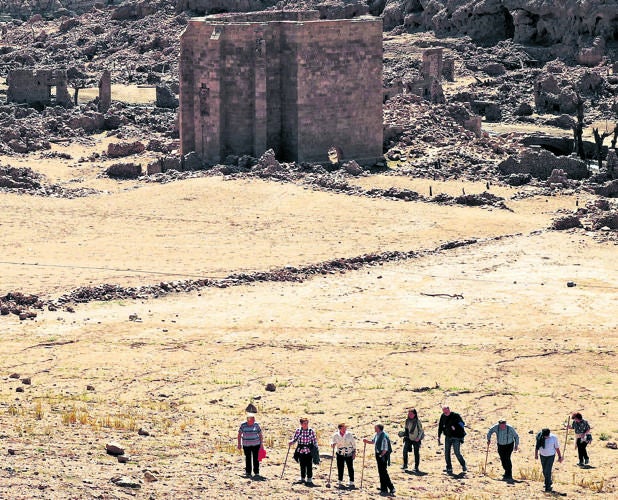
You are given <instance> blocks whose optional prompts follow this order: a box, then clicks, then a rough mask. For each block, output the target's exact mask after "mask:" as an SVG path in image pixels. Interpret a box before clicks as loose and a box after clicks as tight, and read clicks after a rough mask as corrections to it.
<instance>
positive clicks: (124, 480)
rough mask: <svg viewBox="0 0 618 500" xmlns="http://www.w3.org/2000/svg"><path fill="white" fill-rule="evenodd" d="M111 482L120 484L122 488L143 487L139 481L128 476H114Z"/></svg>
mask: <svg viewBox="0 0 618 500" xmlns="http://www.w3.org/2000/svg"><path fill="white" fill-rule="evenodd" d="M111 482H112V483H114V484H115V485H116V486H120V487H121V488H133V489H139V488H141V487H142V485H141V484H140V483H139V481H137V480H135V479H132V478H130V477H128V476H117V477H113V478H112V479H111Z"/></svg>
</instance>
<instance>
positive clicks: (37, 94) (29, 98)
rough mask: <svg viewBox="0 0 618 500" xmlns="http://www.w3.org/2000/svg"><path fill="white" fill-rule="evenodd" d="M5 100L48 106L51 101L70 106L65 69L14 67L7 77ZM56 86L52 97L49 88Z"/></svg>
mask: <svg viewBox="0 0 618 500" xmlns="http://www.w3.org/2000/svg"><path fill="white" fill-rule="evenodd" d="M7 84H8V87H9V88H8V90H7V95H6V96H7V97H6V98H7V101H8V102H16V103H25V104H30V105H33V106H48V105H50V104H52V103H55V104H58V105H60V106H65V107H70V106H71V105H72V101H71V96H70V94H69V91H68V89H67V72H66V70H52V69H40V70H33V69H14V70H11V71H9V74H8V77H7ZM54 86H55V87H56V97H55V99H52V94H51V89H52V87H54Z"/></svg>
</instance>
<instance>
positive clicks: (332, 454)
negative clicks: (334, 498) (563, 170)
mask: <svg viewBox="0 0 618 500" xmlns="http://www.w3.org/2000/svg"><path fill="white" fill-rule="evenodd" d="M334 458H335V445H333V449H332V453H331V454H330V472H329V473H328V482H327V483H326V487H327V488H330V477H331V476H332V475H333V459H334Z"/></svg>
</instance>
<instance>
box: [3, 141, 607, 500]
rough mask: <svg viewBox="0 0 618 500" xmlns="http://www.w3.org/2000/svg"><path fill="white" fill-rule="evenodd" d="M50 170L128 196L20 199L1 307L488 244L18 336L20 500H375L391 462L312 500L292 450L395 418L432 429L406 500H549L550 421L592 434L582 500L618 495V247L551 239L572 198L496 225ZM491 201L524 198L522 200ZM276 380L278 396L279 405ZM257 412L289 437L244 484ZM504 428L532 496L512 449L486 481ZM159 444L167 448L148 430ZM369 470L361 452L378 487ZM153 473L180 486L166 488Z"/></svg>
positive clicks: (7, 212) (14, 330)
mask: <svg viewBox="0 0 618 500" xmlns="http://www.w3.org/2000/svg"><path fill="white" fill-rule="evenodd" d="M93 148H94V149H97V148H98V149H100V150H102V149H103V145H102V144H95V145H93ZM3 161H4V162H8V161H7V160H6V159H3ZM28 161H30V165H31V166H33V168H36V169H38V170H40V171H42V172H45V173H46V175H48V176H49V178H50V179H53V180H54V182H65V181H67V180H68V179H70V178H74V179H75V178H76V179H77V181H76V182H73V183H72V185H75V186H76V187H77V186H83V187H95V188H97V189H104V190H106V191H107V192H108V193H107V194H101V195H98V196H92V197H88V198H82V199H76V200H63V199H52V198H35V197H29V196H17V195H9V194H0V203H1V206H2V211H1V213H0V231H1V234H2V239H1V240H0V249H1V252H2V258H1V260H2V263H0V276H2V278H1V282H0V293H1V294H2V295H4V294H5V293H7V292H9V291H11V290H23V291H28V292H36V293H41V294H43V295H44V296H50V297H54V296H57V295H59V294H61V293H63V292H66V291H68V290H71V289H73V288H76V287H78V286H80V285H84V284H89V283H94V284H96V283H102V282H113V283H119V284H124V285H135V284H147V283H157V282H159V281H161V280H163V279H165V280H169V279H176V278H174V277H175V276H177V277H178V279H180V278H184V277H192V276H198V277H205V276H225V275H227V274H229V273H231V272H234V271H238V270H268V269H272V268H278V267H282V266H285V265H295V266H297V265H301V264H307V263H315V262H321V261H324V260H328V259H332V258H334V257H351V256H356V255H360V254H363V253H366V252H378V251H386V250H426V249H434V248H436V247H437V246H439V245H440V244H441V243H444V242H447V241H452V240H456V239H464V238H479V242H478V243H476V244H473V245H470V246H466V247H460V248H457V249H452V250H446V251H441V252H437V253H432V254H430V255H425V256H422V257H418V258H416V259H409V260H404V261H399V262H391V263H385V264H383V265H374V266H367V267H365V268H361V269H360V270H357V271H353V272H347V273H345V274H341V273H337V274H327V275H323V276H319V277H316V278H314V279H312V280H308V281H306V282H304V283H258V284H254V285H250V286H238V287H230V288H225V289H218V288H217V289H214V288H213V289H202V290H201V291H199V292H194V293H190V294H182V295H180V294H177V295H170V296H167V297H165V298H160V299H157V300H145V301H113V302H108V303H90V304H86V305H78V306H76V311H75V313H68V312H65V311H57V312H48V311H47V312H44V313H41V314H39V316H38V317H37V318H36V320H34V321H27V322H19V321H18V320H17V318H16V317H14V316H11V317H2V318H0V335H1V339H2V342H1V343H0V374H1V376H2V379H3V384H2V389H1V390H0V442H1V448H0V449H1V450H2V453H3V455H4V457H3V465H2V468H1V469H0V498H24V499H25V498H28V499H29V498H54V499H55V498H58V499H66V498H130V497H136V498H176V499H185V498H186V499H193V498H195V499H198V498H255V499H257V498H274V499H290V498H302V499H305V498H314V499H317V498H333V499H334V498H349V499H352V498H354V499H356V498H377V496H378V492H377V490H376V487H377V472H376V469H375V461H374V460H373V459H372V455H371V452H370V450H369V449H367V451H366V459H365V469H364V472H363V489H362V490H356V491H354V492H348V491H345V490H338V489H336V488H330V489H329V488H327V487H326V483H327V480H328V475H329V465H330V462H329V459H328V458H324V459H323V462H322V464H321V465H320V466H319V467H318V469H317V472H316V474H315V479H316V484H317V486H316V487H315V488H312V489H309V488H307V487H305V486H301V485H296V484H293V481H294V480H295V479H296V478H297V476H298V470H297V465H296V464H295V463H294V462H293V461H292V460H291V459H290V460H288V467H287V468H286V470H285V474H284V475H283V478H281V473H282V466H283V462H284V460H285V456H286V451H287V440H288V439H289V437H290V436H291V434H292V433H293V431H294V429H295V428H296V426H297V422H298V417H299V416H301V415H308V416H309V418H310V420H311V425H312V426H313V427H314V428H315V429H316V431H317V432H318V436H319V440H320V443H321V445H322V446H321V449H322V450H321V451H322V454H323V455H329V447H328V438H329V436H330V434H331V433H332V432H334V430H335V428H336V424H337V423H338V422H340V421H345V422H347V423H348V425H349V427H350V429H351V430H352V431H353V432H354V433H355V435H356V436H357V437H358V438H359V439H360V438H362V437H364V436H369V435H370V434H371V433H372V429H373V424H374V423H375V422H378V421H381V422H383V423H384V424H385V426H386V430H387V432H389V433H390V434H391V435H392V436H393V437H394V436H396V433H397V431H398V430H399V429H400V427H401V425H402V422H403V420H404V418H405V408H406V407H408V406H410V405H412V406H415V407H416V408H417V409H418V411H419V415H420V417H421V419H422V421H423V423H424V426H425V429H426V432H427V438H426V440H425V441H424V443H423V447H422V449H421V453H422V463H421V470H422V471H424V472H425V473H426V475H423V476H413V475H408V474H405V473H404V472H402V471H401V470H400V469H399V466H400V465H401V457H400V455H401V442H400V440H399V439H395V452H394V456H393V465H392V467H391V469H390V470H391V477H392V479H393V482H394V483H395V485H396V487H397V496H398V497H400V498H452V499H457V498H461V499H466V498H470V499H472V498H475V499H476V498H496V497H498V498H513V499H516V498H517V499H520V498H542V497H544V496H545V495H544V493H542V482H541V481H540V480H539V477H538V476H539V467H538V463H535V462H534V457H533V453H534V450H533V442H534V440H533V434H532V433H533V432H536V431H537V430H539V429H540V428H541V427H544V426H548V427H550V428H552V429H553V430H554V431H555V432H556V434H557V435H558V436H559V438H560V441H561V442H563V441H564V437H565V432H564V430H563V425H564V422H565V420H566V417H567V415H568V414H569V413H570V412H572V411H581V412H582V413H583V414H584V416H585V418H587V419H588V420H589V421H590V422H591V424H592V426H593V435H594V441H593V443H592V445H591V446H590V456H591V465H592V468H590V469H587V470H582V469H579V468H578V467H576V465H575V462H576V461H577V458H576V452H575V450H574V449H573V440H572V435H571V436H570V438H571V439H570V440H569V442H568V444H567V447H566V460H565V462H564V463H563V464H561V465H557V466H556V468H555V471H556V475H555V481H556V482H555V488H556V490H558V491H561V492H565V493H567V495H568V497H570V498H575V497H578V498H588V497H589V498H592V497H594V498H615V496H616V495H617V494H618V472H617V471H616V468H615V463H616V460H617V459H618V451H616V450H611V449H608V448H606V447H605V444H606V441H602V440H600V438H601V437H603V438H609V441H616V440H617V439H618V423H616V420H615V415H616V413H617V412H618V407H617V406H618V405H617V403H616V398H617V397H618V388H617V386H616V380H617V379H616V372H617V370H618V368H616V345H617V333H616V330H617V328H616V326H617V325H616V323H617V320H616V310H617V308H616V306H617V305H618V301H617V292H618V285H617V284H616V276H618V260H617V259H616V245H615V244H614V243H611V242H609V243H608V242H605V243H600V242H598V241H597V240H595V238H594V237H593V235H591V234H587V233H585V232H583V231H569V232H550V231H546V228H547V227H548V226H549V224H550V222H551V220H552V218H553V217H554V215H555V213H556V210H558V209H561V208H566V209H569V210H570V209H573V208H574V207H575V202H576V199H575V197H574V196H556V197H551V198H545V197H533V198H527V199H524V200H522V201H513V200H508V201H507V205H508V206H509V207H510V208H511V209H512V212H509V211H505V210H493V211H489V210H485V209H481V208H470V207H443V206H438V205H436V204H426V203H405V202H396V201H389V200H379V199H369V198H360V197H351V196H346V195H335V194H331V193H324V192H314V191H311V190H307V189H303V188H302V187H298V186H295V185H286V184H278V183H273V182H264V181H224V180H222V179H220V178H202V179H193V180H187V181H181V182H175V183H172V184H167V185H152V184H148V185H141V184H139V183H136V182H123V183H115V182H112V181H110V180H108V179H99V178H97V177H96V173H97V171H98V170H100V169H101V168H102V166H93V165H91V164H88V166H83V165H82V166H77V167H76V166H70V165H68V164H63V163H62V162H57V163H54V162H47V163H44V162H42V161H37V160H35V159H30V160H27V161H26V163H27V162H28ZM10 163H12V164H16V163H17V162H15V161H14V160H13V159H11V161H10ZM68 163H69V164H70V163H73V164H75V162H74V161H73V162H71V161H69V162H68ZM75 169H81V170H80V171H79V174H78V175H77V174H76V170H75ZM356 182H358V183H361V184H363V185H365V186H370V185H371V186H380V187H387V186H393V185H397V186H401V187H412V188H413V189H417V190H418V191H419V192H421V193H423V194H426V193H425V192H424V191H425V190H428V181H417V180H410V179H406V178H398V177H392V176H375V177H371V178H363V179H359V180H358V181H356ZM432 187H433V191H434V193H437V192H440V191H443V192H451V193H452V194H458V193H459V191H460V189H461V188H462V187H464V188H465V189H466V192H474V190H475V189H478V190H482V189H483V187H482V185H476V186H475V185H472V184H462V183H459V182H454V183H446V184H438V183H436V182H435V181H432ZM492 190H494V192H496V193H498V194H502V195H503V196H506V197H507V198H508V197H510V196H511V195H512V194H514V192H515V191H514V190H510V189H505V188H501V189H498V188H492ZM583 202H585V200H583V199H580V203H583ZM500 236H503V238H497V237H500ZM496 238H497V239H496ZM568 281H574V282H575V283H576V284H577V286H575V287H572V288H569V287H567V286H566V283H567V282H568ZM437 294H448V295H451V296H455V295H460V296H461V297H462V298H455V297H449V296H448V295H437ZM130 315H136V316H137V318H138V320H137V321H131V320H129V316H130ZM133 318H135V316H133ZM12 373H17V374H19V375H20V376H21V377H22V378H23V377H31V378H32V385H25V384H23V383H22V382H21V381H20V380H18V379H13V378H9V375H10V374H12ZM267 383H274V384H275V385H276V387H277V390H276V391H275V392H266V391H265V385H266V384H267ZM87 385H91V386H93V388H94V390H87V389H86V386H87ZM18 387H23V388H24V392H23V393H18V392H16V389H17V388H18ZM252 400H253V402H254V404H256V406H257V407H258V410H259V413H258V421H259V422H260V423H261V424H262V426H263V428H264V433H265V436H266V440H267V449H268V453H269V456H268V458H267V459H266V460H265V462H264V463H263V466H262V473H263V475H264V476H265V478H266V480H265V481H252V480H248V479H244V478H242V477H241V473H242V472H243V466H242V462H243V458H242V456H241V455H240V454H238V453H237V452H236V451H235V449H234V445H235V441H236V431H237V428H238V425H239V424H240V422H241V421H242V420H243V419H244V408H245V407H246V405H247V404H248V403H249V402H250V401H252ZM444 403H447V404H449V405H450V406H451V408H452V409H453V410H454V411H457V412H459V413H461V415H462V416H463V418H464V420H465V421H466V422H467V425H468V436H467V438H466V442H465V444H464V446H463V453H464V456H465V457H466V459H467V461H468V464H469V472H468V474H467V475H466V476H465V477H459V478H458V477H448V476H445V475H443V474H442V472H441V471H442V469H443V467H444V457H443V454H442V452H441V449H440V447H439V446H438V445H437V441H436V439H435V435H436V422H437V419H438V417H439V415H440V405H442V404H444ZM500 417H505V418H507V419H508V420H509V421H510V423H511V424H512V425H514V426H515V427H516V428H517V429H518V431H519V433H520V436H521V439H522V444H521V451H520V452H518V453H516V454H515V455H514V463H515V468H514V472H515V476H516V478H517V479H518V482H517V484H515V485H512V486H508V485H506V484H505V483H503V482H501V481H500V480H499V479H500V477H501V475H502V471H501V468H500V464H499V460H498V457H497V454H496V453H495V450H494V449H493V447H492V449H491V452H490V455H489V463H488V466H487V470H486V471H484V467H483V466H484V462H485V452H486V449H487V448H486V441H485V437H484V434H485V432H486V430H487V428H488V427H489V426H490V425H492V424H493V423H494V422H495V421H497V419H498V418H500ZM140 427H144V428H147V429H149V430H150V432H151V434H152V435H151V436H149V437H142V436H139V435H138V434H137V429H138V428H140ZM109 441H117V442H118V443H120V444H121V445H123V446H124V447H125V449H126V453H127V455H129V456H130V457H131V460H130V461H129V462H128V463H127V464H120V463H118V462H117V461H116V459H114V458H113V457H111V456H109V455H106V453H105V444H106V443H107V442H109ZM9 449H10V450H13V453H14V454H9V451H8V450H9ZM362 455H363V453H362V444H361V445H360V450H359V457H358V459H357V461H356V468H357V481H356V482H357V485H359V483H360V476H361V465H362ZM146 470H148V471H151V472H152V473H153V474H154V475H155V476H156V477H157V478H158V481H156V482H147V481H146V480H145V479H144V471H146ZM455 470H456V472H457V471H458V467H457V466H455ZM484 472H486V474H484ZM119 475H123V476H129V477H132V478H134V479H135V480H140V481H142V485H141V489H139V490H131V489H127V488H120V487H118V486H116V485H114V484H113V483H112V482H111V479H112V478H114V477H116V476H119ZM335 475H336V474H335V473H333V478H334V477H335ZM599 489H600V490H601V492H600V493H597V492H596V490H599Z"/></svg>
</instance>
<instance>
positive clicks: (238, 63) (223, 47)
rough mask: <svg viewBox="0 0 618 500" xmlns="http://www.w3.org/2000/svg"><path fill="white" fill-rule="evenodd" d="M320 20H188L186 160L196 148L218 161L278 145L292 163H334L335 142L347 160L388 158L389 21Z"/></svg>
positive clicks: (308, 15)
mask: <svg viewBox="0 0 618 500" xmlns="http://www.w3.org/2000/svg"><path fill="white" fill-rule="evenodd" d="M317 15H318V14H317V13H316V12H315V11H313V12H304V13H303V12H296V13H290V12H283V13H281V12H279V13H277V12H268V13H257V14H255V15H250V14H242V15H239V16H209V17H207V18H205V19H193V20H191V21H190V22H189V25H188V26H187V29H186V31H185V32H184V34H183V35H182V37H181V60H180V135H181V149H182V152H183V154H186V153H188V152H190V151H196V152H197V153H198V155H199V156H200V157H202V158H203V159H204V160H206V161H208V162H213V163H214V162H218V161H221V160H222V159H224V158H225V157H226V156H227V155H230V154H233V155H242V154H249V155H253V156H259V155H261V154H262V153H263V152H265V151H266V150H267V149H270V148H272V149H274V150H275V152H276V154H277V156H278V157H279V158H280V159H283V160H297V161H327V152H328V149H329V147H331V146H333V145H335V146H337V147H339V148H340V149H341V150H343V152H344V157H346V158H354V159H357V160H360V161H373V160H375V159H377V158H378V157H379V156H380V155H381V153H382V25H381V22H380V20H376V19H373V18H367V19H355V20H337V21H319V20H315V19H316V16H317ZM238 19H240V20H241V21H240V22H239V21H238ZM255 19H259V21H255ZM289 19H294V20H289ZM296 19H300V20H301V22H297V21H296ZM311 19H314V20H311ZM264 21H266V22H264Z"/></svg>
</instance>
